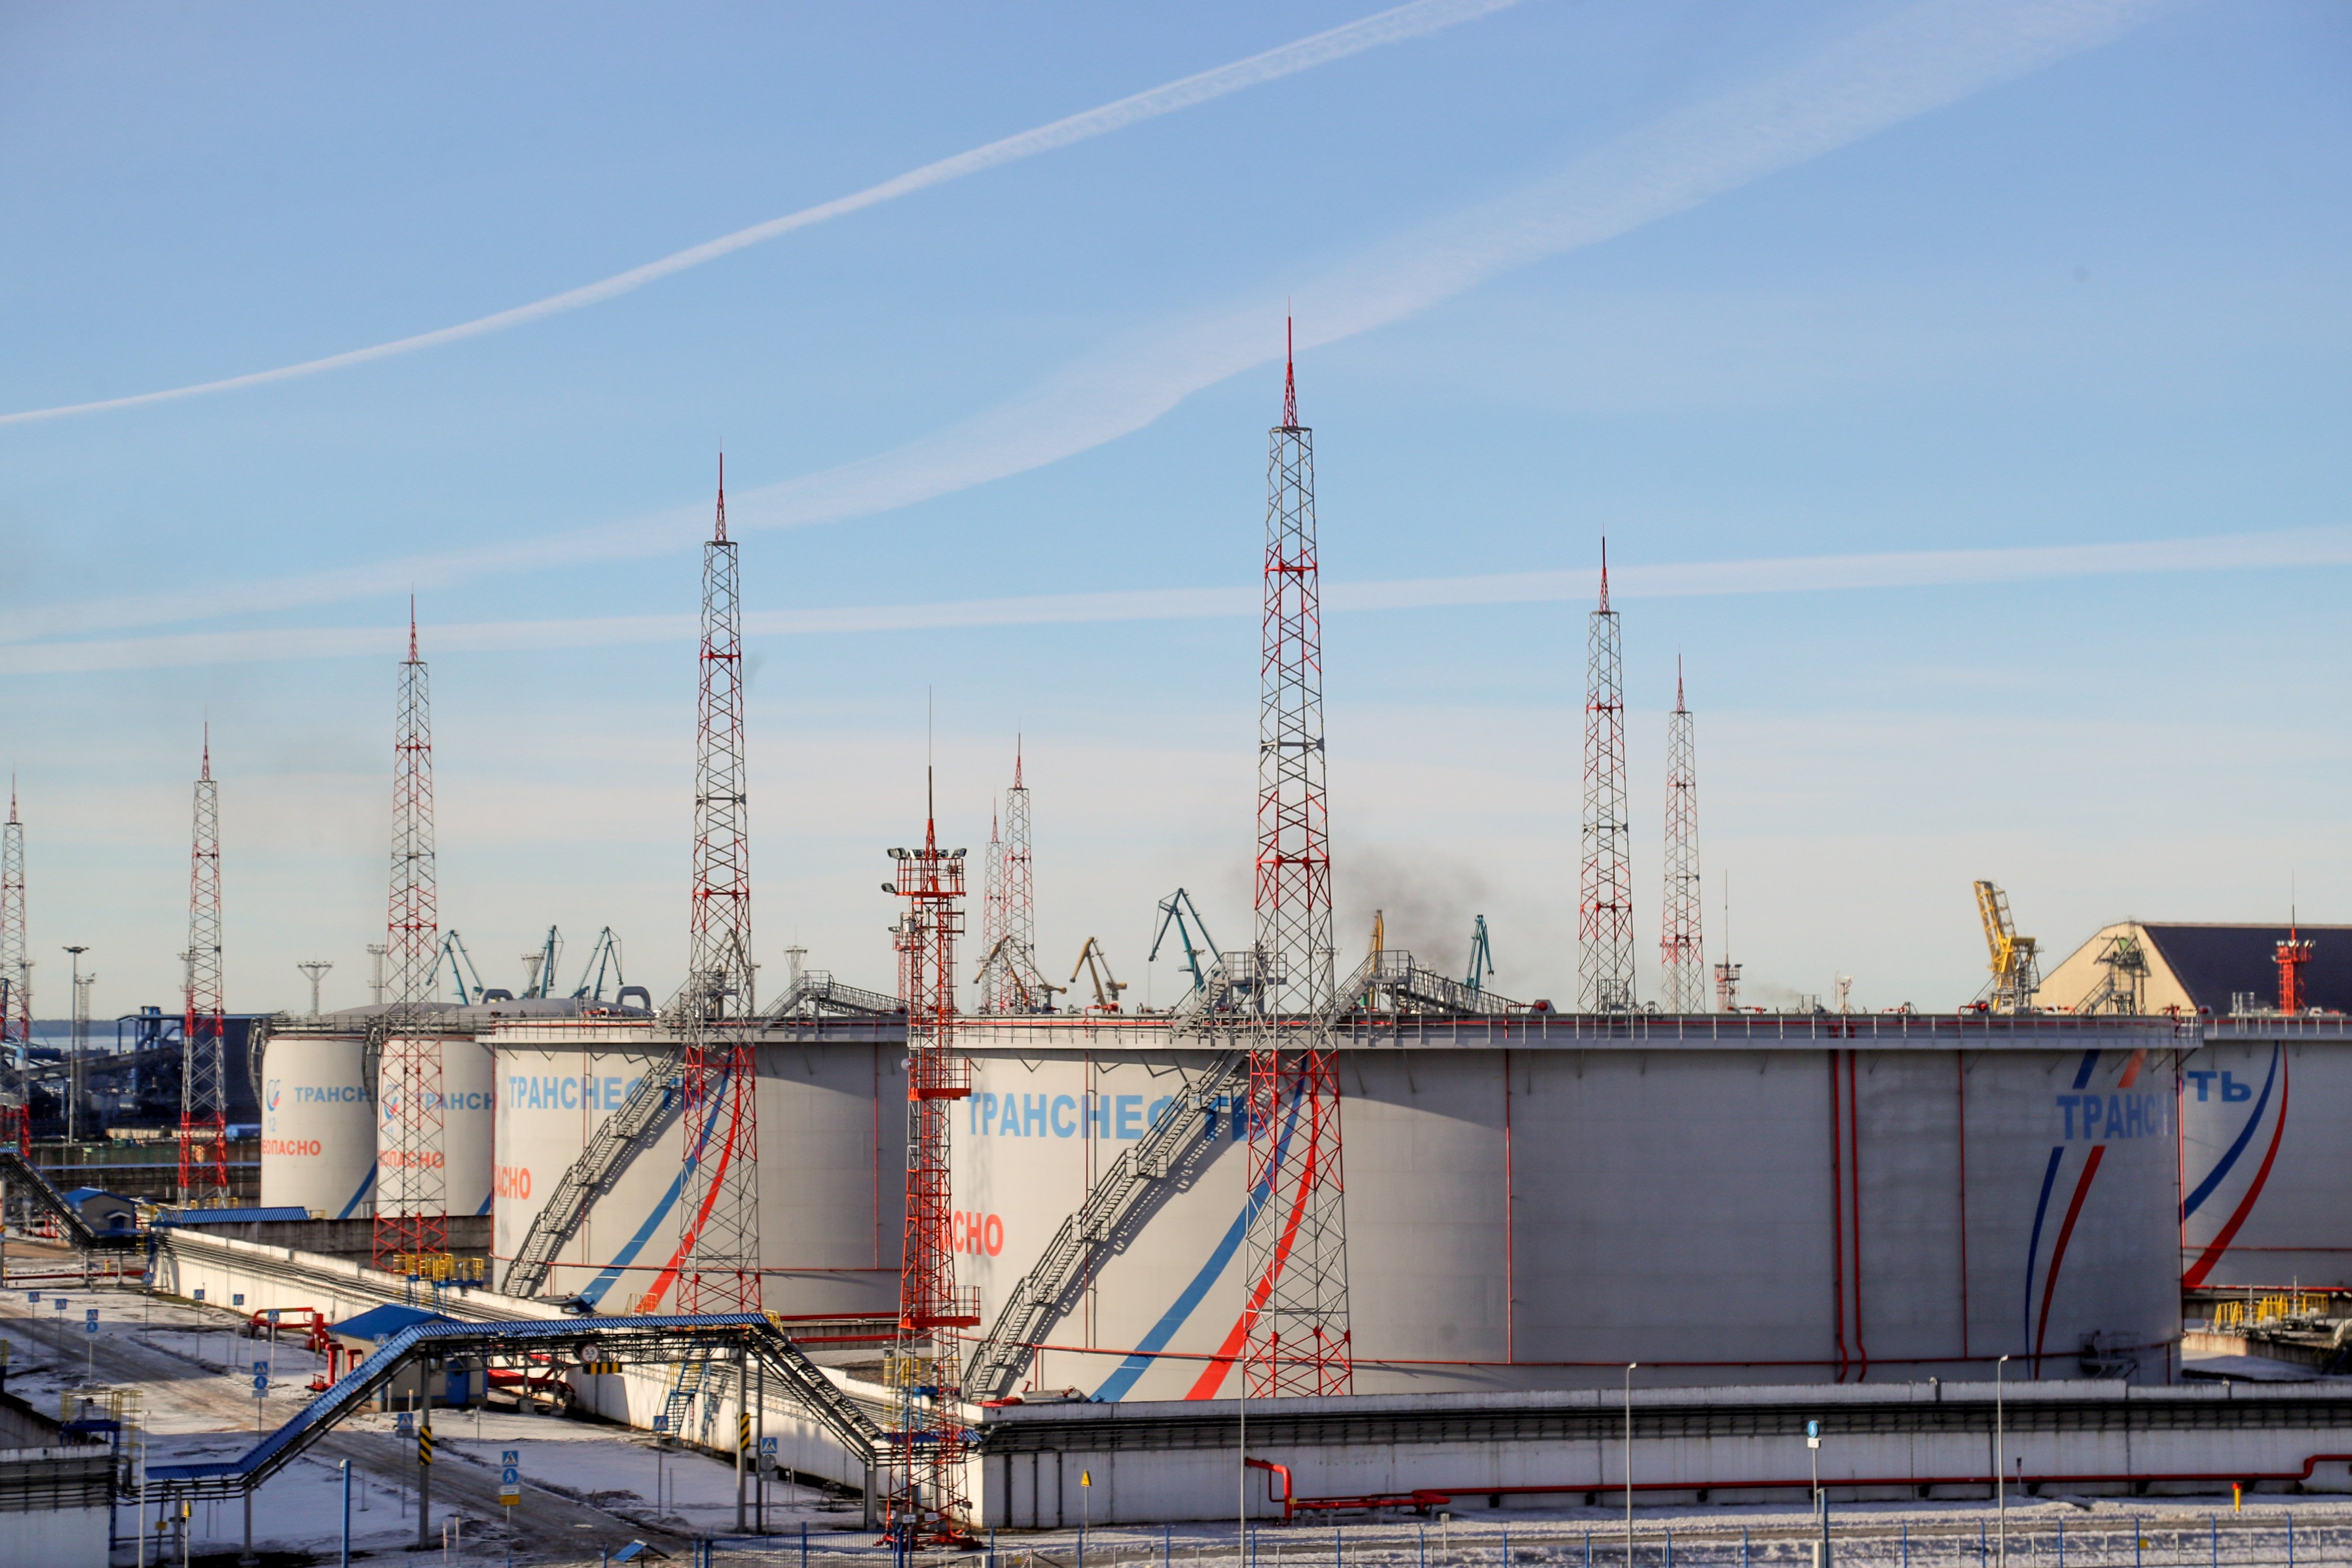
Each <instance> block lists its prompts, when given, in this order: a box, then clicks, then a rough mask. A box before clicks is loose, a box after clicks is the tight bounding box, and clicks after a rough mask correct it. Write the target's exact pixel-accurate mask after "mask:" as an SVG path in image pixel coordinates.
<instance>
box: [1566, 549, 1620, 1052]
mask: <svg viewBox="0 0 2352 1568" xmlns="http://www.w3.org/2000/svg"><path fill="white" fill-rule="evenodd" d="M1585 649H1586V659H1587V662H1586V668H1585V677H1584V868H1583V875H1582V877H1581V878H1580V881H1579V887H1578V889H1577V891H1578V908H1579V919H1578V922H1577V925H1578V937H1579V940H1580V944H1581V952H1580V956H1579V960H1578V963H1577V1007H1578V1010H1579V1011H1580V1012H1586V1013H1628V1012H1631V1011H1633V869H1632V867H1631V864H1630V861H1629V858H1628V855H1627V844H1626V837H1627V832H1628V829H1627V825H1626V821H1625V684H1624V670H1623V650H1622V645H1621V643H1620V640H1619V636H1618V627H1617V612H1616V611H1614V610H1612V609H1611V608H1610V607H1609V542H1608V541H1607V540H1602V541H1601V604H1600V606H1599V607H1598V608H1596V609H1595V610H1594V611H1593V612H1592V615H1591V623H1590V628H1589V630H1588V631H1587V633H1586V641H1585Z"/></svg>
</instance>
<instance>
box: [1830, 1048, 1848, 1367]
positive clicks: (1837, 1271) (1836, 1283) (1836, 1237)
mask: <svg viewBox="0 0 2352 1568" xmlns="http://www.w3.org/2000/svg"><path fill="white" fill-rule="evenodd" d="M1830 1292H1831V1296H1832V1300H1833V1307H1832V1321H1833V1322H1834V1324H1835V1327H1836V1330H1837V1380H1838V1381H1839V1382H1840V1383H1843V1382H1844V1381H1845V1369H1846V1359H1845V1165H1844V1163H1843V1161H1842V1160H1841V1159H1840V1157H1839V1154H1838V1081H1837V1052H1835V1051H1834V1050H1832V1052H1830Z"/></svg>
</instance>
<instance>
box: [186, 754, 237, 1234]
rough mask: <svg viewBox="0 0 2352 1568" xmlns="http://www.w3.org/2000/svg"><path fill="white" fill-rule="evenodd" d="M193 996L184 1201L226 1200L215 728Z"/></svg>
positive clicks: (198, 887)
mask: <svg viewBox="0 0 2352 1568" xmlns="http://www.w3.org/2000/svg"><path fill="white" fill-rule="evenodd" d="M188 862H189V863H188V953H187V962H188V969H187V973H188V991H187V998H186V1000H187V1006H186V1011H185V1013H184V1015H183V1016H182V1018H181V1022H180V1202H181V1203H183V1204H197V1203H201V1202H204V1201H205V1200H206V1199H211V1200H213V1201H214V1202H216V1203H219V1202H226V1200H227V1198H228V1065H227V1061H226V1057H227V1051H226V1040H225V1036H226V1020H225V1019H224V1017H223V1016H222V1014H223V1012H224V1008H223V1005H222V1000H221V868H220V790H219V786H218V785H216V784H214V782H213V735H212V726H211V725H209V724H207V725H205V760H204V767H203V769H202V770H201V771H200V772H199V773H197V774H196V792H195V819H194V835H193V837H192V844H191V847H190V850H189V857H188Z"/></svg>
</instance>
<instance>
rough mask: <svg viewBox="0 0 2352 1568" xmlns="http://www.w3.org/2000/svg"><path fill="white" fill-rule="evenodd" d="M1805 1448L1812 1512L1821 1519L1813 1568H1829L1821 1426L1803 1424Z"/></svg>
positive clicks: (1828, 1525) (1828, 1529) (1813, 1422)
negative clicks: (1809, 1461) (1809, 1460)
mask: <svg viewBox="0 0 2352 1568" xmlns="http://www.w3.org/2000/svg"><path fill="white" fill-rule="evenodd" d="M1805 1447H1806V1448H1807V1449H1809V1450H1810V1451H1811V1455H1812V1461H1813V1512H1814V1513H1815V1514H1816V1515H1818V1516H1819V1517H1820V1519H1821V1524H1822V1539H1821V1542H1820V1543H1819V1544H1818V1545H1816V1546H1815V1547H1814V1548H1813V1568H1830V1495H1829V1493H1827V1492H1825V1491H1823V1490H1822V1424H1821V1423H1820V1422H1818V1421H1808V1422H1806V1423H1805Z"/></svg>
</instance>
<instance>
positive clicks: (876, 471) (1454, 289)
mask: <svg viewBox="0 0 2352 1568" xmlns="http://www.w3.org/2000/svg"><path fill="white" fill-rule="evenodd" d="M2181 3H2183V0H2008V3H1996V0H1925V3H1923V4H1919V5H1913V6H1910V7H1908V8H1906V10H1904V11H1902V12H1900V13H1898V14H1896V15H1895V16H1890V17H1888V18H1886V19H1885V20H1884V21H1882V22H1879V23H1876V24H1874V25H1873V26H1867V27H1864V28H1862V29H1860V30H1859V31H1857V32H1854V33H1853V34H1850V35H1848V36H1847V37H1843V38H1841V39H1838V40H1835V41H1834V42H1832V43H1831V44H1830V45H1829V46H1827V47H1824V48H1823V49H1822V51H1821V52H1819V53H1818V54H1816V55H1814V56H1813V57H1811V58H1809V59H1807V60H1805V61H1803V62H1801V63H1800V64H1798V65H1796V66H1794V67H1792V68H1790V69H1788V70H1786V71H1783V72H1781V73H1780V74H1779V75H1777V76H1774V77H1771V78H1769V79H1767V80H1765V81H1762V82H1759V83H1755V84H1751V85H1749V86H1747V87H1744V88H1740V89H1736V90H1734V91H1731V92H1729V93H1727V94H1725V95H1723V96H1720V97H1717V98H1715V99H1712V100H1707V101H1706V102H1703V103H1699V104H1696V105H1693V106H1690V107H1688V108H1685V109H1682V110H1676V111H1675V112H1673V113H1670V114H1667V115H1665V116H1664V117H1663V118H1661V119H1659V120H1657V121H1654V122H1652V123H1651V124H1649V125H1647V126H1643V127H1641V128H1639V129H1637V130H1634V131H1632V132H1627V133H1626V134H1624V135H1622V136H1620V137H1617V138H1615V139H1614V140H1612V141H1611V142H1606V143H1604V144H1603V145H1602V146H1601V147H1599V148H1596V149H1595V150H1593V151H1592V152H1591V153H1587V154H1585V155H1584V156H1582V157H1580V158H1578V159H1577V160H1575V161H1574V162H1573V163H1570V164H1569V165H1568V166H1567V167H1565V168H1564V169H1562V170H1560V171H1559V172H1558V173H1556V174H1552V175H1550V176H1549V177H1547V178H1545V179H1542V180H1539V181H1537V182H1536V183H1534V184H1529V185H1526V186H1523V187H1521V188H1520V189H1518V190H1517V191H1515V192H1512V193H1510V194H1509V195H1506V196H1502V197H1498V198H1496V199H1494V200H1491V201H1488V202H1485V203H1482V204H1479V205H1475V206H1473V207H1471V208H1469V209H1467V210H1465V211H1463V212H1460V213H1456V214H1454V215H1452V216H1447V217H1444V218H1442V219H1440V220H1437V221H1435V222H1433V223H1430V224H1426V225H1423V226H1421V227H1419V228H1415V229H1412V230H1410V231H1408V232H1407V233H1405V234H1403V235H1401V236H1399V237H1396V238H1394V239H1391V240H1390V241H1388V242H1386V243H1384V244H1382V245H1381V246H1379V247H1375V248H1374V249H1372V250H1370V251H1369V252H1367V253H1365V254H1364V255H1363V256H1361V257H1359V258H1357V259H1355V260H1354V261H1352V262H1351V263H1349V265H1347V266H1346V267H1343V268H1340V269H1339V270H1338V271H1336V272H1334V273H1331V274H1329V275H1328V276H1326V277H1325V278H1323V279H1318V281H1316V282H1314V283H1313V284H1311V285H1309V286H1307V287H1306V288H1302V289H1299V291H1298V297H1299V298H1300V299H1301V300H1307V301H1309V309H1308V310H1307V317H1306V320H1305V321H1304V322H1303V325H1302V332H1301V338H1302V341H1303V342H1305V343H1306V344H1307V346H1309V347H1313V346H1317V345H1320V344H1325V343H1330V342H1338V341H1340V340H1342V339H1345V338H1349V337H1352V336H1354V335H1356V334H1357V333H1360V332H1364V331H1371V330H1373V329H1375V328H1378V327H1382V326H1386V325H1389V324H1391V323H1393V322H1395V321H1402V320H1403V319H1405V318H1406V317H1408V316H1411V315H1412V314H1414V313H1416V312H1418V311H1421V310H1426V309H1428V308H1429V307H1431V306H1433V305H1435V304H1438V303H1441V302H1442V301H1444V300H1448V299H1451V298H1453V297H1454V296H1456V295H1458V294H1461V293H1463V292H1465V291H1466V290H1468V289H1475V288H1476V287H1478V286H1479V285H1480V284H1483V283H1485V282H1486V281H1488V280H1490V279H1494V278H1496V277H1498V276H1500V275H1502V274H1503V273H1505V272H1507V271H1509V270H1512V269H1513V268H1519V267H1524V266H1527V265H1528V264H1530V263H1532V262H1535V261H1538V260H1543V259H1546V258H1551V257H1555V256H1559V255H1563V254H1566V253H1568V252H1570V251H1573V250H1576V249H1579V248H1581V247H1587V246H1591V245H1596V244H1599V243H1601V242H1602V241H1604V240H1608V239H1612V238H1615V237H1618V236H1621V235H1623V234H1626V233H1628V232H1631V231H1632V230H1633V229H1636V228H1639V227H1641V226H1643V225H1645V224H1648V223H1652V222H1655V221H1657V220H1658V219H1661V218H1665V217H1670V216H1675V215H1676V214H1678V213H1682V212H1686V211H1688V210H1690V209H1691V208H1693V207H1695V206H1697V205H1700V204H1701V203H1703V202H1705V201H1706V200H1708V199H1710V198H1712V197H1714V196H1717V195H1722V194H1724V193H1725V192H1727V191H1730V190H1734V189H1737V188H1738V187H1739V186H1740V185H1742V184H1748V183H1750V182H1752V181H1754V180H1757V179H1760V178H1762V177H1764V176H1766V175H1768V174H1775V173H1778V172H1780V170H1783V169H1787V168H1790V167H1793V166H1794V165H1796V164H1798V163H1803V162H1805V161H1807V160H1809V159H1811V158H1815V157H1819V156H1821V155H1822V153H1829V152H1832V151H1835V150H1836V149H1838V148H1840V147H1843V146H1847V145H1850V144H1852V143H1853V142H1858V141H1860V140H1862V139H1864V138H1865V137H1867V136H1870V135H1872V134H1874V133H1875V132H1879V131H1883V130H1885V129H1887V128H1888V127H1890V126H1894V125H1897V124H1900V123H1902V122H1904V121H1907V120H1911V119H1915V118H1916V117H1917V116H1919V115H1921V114H1925V113H1928V112H1930V111H1932V110H1937V109H1940V108H1944V107H1947V106H1948V105H1950V104H1952V103H1956V102H1958V101H1959V100H1963V99H1965V98H1967V97H1969V95H1971V94H1973V93H1976V92H1979V91H1981V90H1983V89H1986V88H1989V87H1992V86H1995V85H1997V84H1999V83H2000V82H2004V81H2009V80H2012V79H2016V78H2017V77H2020V76H2022V75H2025V74H2027V73H2029V72H2031V71H2033V70H2036V69H2039V68H2042V67H2044V66H2048V65H2050V64H2052V63H2053V62H2055V61H2057V60H2060V59H2063V58H2066V57H2068V56H2070V55H2073V54H2076V53H2080V52H2081V51H2083V50H2084V49H2089V48H2093V47H2098V46H2099V45H2102V44H2105V43H2107V42H2110V41H2112V40H2113V39H2115V38H2116V37H2120V36H2121V35H2122V34H2124V33H2125V32H2127V31H2128V30H2130V29H2131V28H2132V27H2134V26H2138V25H2140V24H2141V23H2143V22H2145V21H2147V20H2148V19H2150V18H2152V17H2153V16H2158V15H2159V14H2161V13H2163V12H2165V11H2168V10H2172V9H2177V8H2178V6H2179V4H2181ZM1391 15H1395V13H1391ZM1277 325H1278V324H1277V323H1276V322H1275V321H1272V320H1271V318H1270V317H1269V316H1268V315H1267V314H1266V312H1265V310H1263V309H1262V308H1260V307H1257V306H1250V307H1247V308H1235V309H1231V310H1225V311H1223V312H1220V313H1217V314H1215V315H1213V316H1209V317H1205V318H1196V319H1193V320H1191V321H1186V322H1183V323H1181V324H1180V325H1178V326H1176V327H1173V328H1170V329H1166V330H1163V331H1159V332H1156V333H1152V334H1150V335H1147V336H1144V337H1141V338H1139V339H1136V340H1133V341H1131V342H1126V343H1122V344H1118V345H1115V346H1114V347H1112V348H1110V349H1108V350H1107V351H1105V352H1103V353H1097V354H1095V355H1092V356H1089V357H1088V358H1087V359H1085V360H1082V361H1080V362H1078V363H1075V364H1073V365H1071V366H1069V367H1068V368H1066V370H1064V371H1063V372H1061V373H1060V374H1056V375H1055V376H1053V377H1051V378H1050V379H1048V380H1047V381H1045V382H1044V383H1042V384H1039V385H1038V386H1037V387H1035V388H1034V389H1033V390H1032V391H1030V392H1029V393H1027V394H1025V395H1022V396H1019V397H1016V398H1013V400H1011V401H1009V402H1006V403H1003V404H1000V405H996V406H995V407H992V408H990V409H987V410H984V411H982V413H980V414H977V415H975V416H972V417H971V418H969V419H966V420H963V421H961V422H960V423H958V424H955V425H951V426H948V427H946V428H944V429H941V430H940V431H937V432H935V433H933V434H932V435H929V436H928V437H923V438H921V439H919V440H917V441H914V442H911V443H909V444H908V445H906V446H903V447H897V448H895V449H893V450H891V451H888V452H885V453H882V454H879V455H877V456H875V457H871V458H861V459H859V460H857V461H856V462H852V463H846V464H843V465H841V466H839V467H836V468H828V469H824V470H822V471H820V472H817V473H814V474H808V475H803V476H802V477H800V478H797V479H788V480H785V481H782V483H778V484H772V485H766V486H761V487H759V488H756V489H750V490H745V491H741V492H739V493H738V494H736V495H734V496H732V497H730V503H731V504H730V521H733V522H735V523H736V524H737V525H738V526H739V527H768V528H777V527H791V526H801V525H807V524H813V523H823V522H836V521H847V520H849V519H852V518H856V517H863V516H870V515H872V514H875V513H877V512H883V511H887V510H892V509H894V508H898V507H902V506H907V505H911V504H913V503H915V502H918V501H922V500H932V499H935V498H937V497H940V496H943V495H948V494H950V493H952V492H954V491H957V490H961V489H969V488H971V487H973V486H976V485H981V484H985V483H988V482H990V481H991V480H994V479H1005V478H1009V477H1011V476H1013V475H1014V474H1019V473H1024V472H1027V471H1029V470H1031V469H1034V468H1043V467H1045V466H1046V465H1047V464H1050V463H1054V462H1058V461H1060V460H1061V459H1062V458H1068V457H1072V456H1075V455H1076V454H1077V453H1079V452H1083V451H1086V450H1088V449H1090V448H1092V447H1098V446H1101V445H1104V444H1106V443H1108V442H1110V441H1113V440H1116V439H1118V437H1122V436H1126V435H1129V434H1132V433H1133V432H1135V431H1137V430H1139V429H1142V428H1144V427H1145V426H1149V425H1150V424H1151V423H1153V422H1154V421H1155V420H1157V419H1159V418H1160V416H1163V415H1165V414H1166V413H1168V412H1169V411H1170V410H1171V409H1173V408H1174V407H1175V406H1176V405H1178V404H1180V403H1181V402H1182V401H1183V400H1184V399H1186V398H1187V397H1190V396H1192V395H1193V394H1194V393H1196V392H1200V391H1202V390H1203V389H1204V388H1207V387H1210V386H1213V385H1215V384H1218V383H1220V382H1222V381H1224V380H1227V379H1229V378H1230V377H1232V376H1234V375H1236V374H1240V373H1242V372H1244V371H1246V370H1250V369H1252V368H1255V367H1256V366H1259V365H1263V364H1265V363H1269V362H1270V360H1271V359H1272V358H1273V357H1274V353H1273V351H1274V347H1275V345H1276V344H1278V343H1279V342H1280V341H1281V339H1280V334H1279V332H1278V331H1277V330H1276V328H1277ZM1310 403H1311V392H1310ZM708 515H709V514H708V512H707V511H704V510H700V509H699V508H693V507H679V508H672V509H669V510H665V511H662V512H659V513H655V514H651V515H649V516H646V517H641V518H636V519H631V520H626V521H621V522H617V523H612V524H604V525H599V526H597V527H593V528H587V529H580V530H575V531H570V532H568V533H564V534H559V535H555V536H551V537H547V538H541V539H538V540H532V541H528V542H517V543H514V544H511V545H501V546H493V547H487V548H484V549H478V550H474V551H465V552H448V553H446V554H440V555H434V556H425V557H407V558H403V559H400V560H397V561H388V562H383V563H377V564H374V565H363V566H355V567H351V568H347V569H342V570H339V571H336V572H331V573H323V574H301V575H299V576H289V577H283V578H278V579H274V580H268V581H263V582H258V583H249V584H224V585H222V586H220V587H218V588H215V589H213V590H210V591H208V592H207V593H205V594H204V595H187V594H185V593H184V592H173V593H170V594H153V595H127V596H124V597H121V598H118V599H113V600H108V601H100V602H97V603H89V602H84V603H80V604H75V605H52V606H47V607H43V608H38V609H31V610H20V611H16V612H13V613H10V614H6V615H0V638H5V639H10V640H15V639H22V638H26V637H40V636H47V635H52V634H55V633H58V632H70V631H75V630H79V629H81V628H83V627H86V626H90V625H92V624H102V623H103V622H105V621H109V620H113V621H120V620H140V621H143V622H145V623H146V624H150V625H152V624H156V623H158V622H168V621H171V620H173V619H181V620H184V619H191V618H195V617H196V616H199V615H202V616H214V615H224V616H225V615H233V614H251V613H255V612H258V611H266V610H271V609H281V608H287V607H289V606H291V605H299V604H320V603H326V602H329V601H331V600H334V599H341V598H352V597H359V596H363V595H370V594H381V593H397V592H404V591H405V590H406V589H408V588H410V587H412V586H427V587H429V586H436V585H441V584H448V583H452V582H457V581H460V580H462V579H464V578H467V577H468V576H471V575H474V574H478V573H481V572H486V571H492V570H499V569H502V568H503V567H505V566H507V565H509V564H520V563H538V562H542V561H544V560H545V559H546V558H547V556H548V553H549V552H561V554H562V557H563V558H564V559H565V560H567V561H570V562H573V563H582V564H585V563H593V562H597V561H609V560H615V559H630V558H636V557H642V556H646V555H652V554H658V553H663V552H667V551H670V550H673V549H680V548H685V547H688V546H689V545H690V544H691V542H693V540H694V538H695V537H696V535H697V533H698V532H699V531H700V528H701V527H702V526H703V525H704V524H705V522H706V521H707V519H708ZM198 605H201V606H202V608H201V609H198V608H197V606H198ZM228 635H236V634H228Z"/></svg>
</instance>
